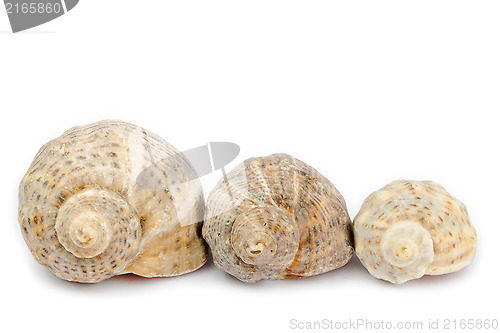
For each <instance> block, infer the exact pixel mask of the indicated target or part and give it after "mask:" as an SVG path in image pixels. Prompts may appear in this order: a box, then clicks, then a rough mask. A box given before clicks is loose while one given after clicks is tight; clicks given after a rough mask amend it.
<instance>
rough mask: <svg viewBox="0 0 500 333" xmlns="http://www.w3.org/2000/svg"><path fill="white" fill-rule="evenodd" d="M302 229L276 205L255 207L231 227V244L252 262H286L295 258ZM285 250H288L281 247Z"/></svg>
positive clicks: (261, 263)
mask: <svg viewBox="0 0 500 333" xmlns="http://www.w3.org/2000/svg"><path fill="white" fill-rule="evenodd" d="M298 240H299V232H298V229H297V226H296V225H295V223H294V221H293V219H292V218H291V216H289V215H288V214H286V213H285V212H283V211H282V210H280V209H278V208H276V207H254V208H252V209H249V210H248V211H246V212H245V213H243V214H241V215H240V216H239V217H238V218H237V219H236V221H235V222H234V224H233V227H232V230H231V244H232V247H233V249H234V251H235V252H236V254H237V255H238V257H240V259H241V260H242V261H243V262H245V263H246V264H249V265H266V264H267V265H284V264H289V263H291V262H292V261H293V259H294V257H295V254H296V252H297V249H298ZM279 249H286V250H279Z"/></svg>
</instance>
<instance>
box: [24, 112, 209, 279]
mask: <svg viewBox="0 0 500 333" xmlns="http://www.w3.org/2000/svg"><path fill="white" fill-rule="evenodd" d="M193 179H194V180H193ZM138 180H140V181H138ZM203 210H204V200H203V192H202V188H201V184H200V182H199V180H198V179H197V177H196V173H195V171H194V169H193V168H192V166H191V165H190V163H189V161H188V160H187V159H186V158H185V156H184V155H183V154H181V153H179V151H178V150H177V149H175V148H174V147H172V146H171V145H170V144H168V143H167V142H165V141H164V140H162V139H161V138H160V137H158V136H156V135H154V134H152V133H150V132H148V131H146V130H144V129H142V128H140V127H137V126H135V125H132V124H129V123H125V122H121V121H101V122H97V123H95V124H90V125H86V126H78V127H75V128H72V129H70V130H68V131H67V132H65V133H64V134H63V135H62V136H61V137H59V138H57V139H55V140H52V141H50V142H48V143H47V144H45V145H44V146H43V147H42V148H41V149H40V151H39V152H38V154H37V155H36V157H35V159H34V161H33V163H32V164H31V166H30V168H29V170H28V171H27V173H26V175H25V177H24V178H23V180H22V182H21V185H20V188H19V223H20V225H21V230H22V234H23V237H24V239H25V241H26V243H27V245H28V247H29V249H30V250H31V252H32V254H33V256H34V257H35V259H36V260H37V261H38V262H39V263H40V264H42V265H44V266H47V267H48V268H49V269H51V270H52V271H53V272H54V273H55V274H56V275H57V276H59V277H60V278H62V279H65V280H69V281H78V282H99V281H102V280H104V279H107V278H110V277H112V276H114V275H117V274H123V273H134V274H137V275H141V276H146V277H154V276H175V275H180V274H184V273H187V272H190V271H193V270H195V269H197V268H199V267H200V266H202V265H203V264H204V263H205V261H206V255H207V248H206V244H205V242H204V241H203V239H202V237H201V222H202V219H203ZM89 230H90V231H89ZM75 239H76V241H75ZM61 242H62V243H63V244H61ZM75 242H76V243H78V244H79V245H78V246H83V247H78V246H77V245H75V244H76V243H75ZM85 242H89V243H85ZM92 242H95V244H94V243H92ZM82 244H83V245H82ZM89 244H90V245H89ZM92 244H93V245H92Z"/></svg>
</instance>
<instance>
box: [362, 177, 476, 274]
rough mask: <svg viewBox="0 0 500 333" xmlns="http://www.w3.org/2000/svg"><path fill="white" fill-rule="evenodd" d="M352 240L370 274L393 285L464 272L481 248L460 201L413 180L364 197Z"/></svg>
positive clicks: (437, 187)
mask: <svg viewBox="0 0 500 333" xmlns="http://www.w3.org/2000/svg"><path fill="white" fill-rule="evenodd" d="M401 226H402V227H401ZM390 230H391V231H390ZM389 231H390V232H389ZM354 239H355V248H356V254H357V256H358V257H359V258H360V260H361V262H362V264H363V265H364V266H365V267H366V268H367V269H368V271H369V272H370V274H372V275H373V276H375V277H377V278H379V279H383V280H386V281H390V282H392V283H404V282H406V281H408V280H411V279H417V278H419V277H421V276H422V275H424V274H430V275H438V274H445V273H451V272H455V271H457V270H459V269H462V268H463V267H465V266H467V265H468V264H469V263H470V262H471V261H472V259H473V258H474V255H475V253H476V243H477V236H476V230H475V229H474V227H473V225H472V223H471V221H470V218H469V214H468V212H467V209H466V207H465V205H464V204H463V203H462V202H460V201H459V200H457V199H455V198H454V197H452V196H451V195H450V194H449V193H448V192H447V191H446V190H445V189H444V188H443V187H442V186H441V185H439V184H437V183H435V182H432V181H411V180H397V181H393V182H391V183H390V184H388V185H386V186H385V187H383V188H381V189H380V190H378V191H376V192H374V193H372V194H371V195H370V196H368V198H366V200H365V201H364V203H363V205H362V206H361V209H360V211H359V213H358V215H357V216H356V217H355V219H354ZM398 242H400V243H401V245H400V246H399V248H398V245H397V244H398ZM387 249H390V250H391V251H387ZM401 250H402V251H401ZM393 254H396V256H403V257H405V258H406V257H412V258H413V259H412V260H413V261H411V260H410V261H408V260H407V261H405V260H403V259H401V258H394V257H393Z"/></svg>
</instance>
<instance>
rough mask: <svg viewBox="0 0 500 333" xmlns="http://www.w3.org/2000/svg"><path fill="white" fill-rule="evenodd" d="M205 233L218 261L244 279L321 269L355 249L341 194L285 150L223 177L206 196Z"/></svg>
mask: <svg viewBox="0 0 500 333" xmlns="http://www.w3.org/2000/svg"><path fill="white" fill-rule="evenodd" d="M203 237H204V238H205V240H206V241H207V243H208V244H209V246H210V248H211V250H212V254H213V259H214V263H215V265H216V266H217V267H219V268H220V269H222V270H223V271H225V272H227V273H229V274H231V275H233V276H235V277H236V278H238V279H239V280H241V281H244V282H256V281H259V280H262V279H284V278H293V277H305V276H311V275H316V274H321V273H324V272H328V271H330V270H333V269H335V268H338V267H341V266H343V265H345V264H346V263H347V262H348V261H349V260H350V258H351V256H352V253H353V246H352V229H351V221H350V219H349V215H348V213H347V209H346V205H345V202H344V199H343V198H342V196H341V194H340V193H339V192H338V191H337V189H336V188H335V187H334V186H333V184H332V183H330V182H329V181H328V180H327V179H326V178H325V177H324V176H322V175H321V174H320V173H319V172H317V171H316V170H315V169H313V168H312V167H310V166H309V165H307V164H305V163H304V162H301V161H299V160H297V159H295V158H293V157H292V156H289V155H286V154H274V155H270V156H266V157H260V158H250V159H247V160H246V161H245V162H243V163H242V164H240V165H238V166H237V167H236V168H235V169H234V170H232V171H231V172H229V173H228V174H227V177H224V178H223V179H221V180H220V181H219V183H218V184H217V185H216V187H215V188H214V190H213V191H212V192H211V193H210V195H209V197H208V199H207V205H206V211H205V221H204V225H203Z"/></svg>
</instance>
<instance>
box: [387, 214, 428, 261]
mask: <svg viewBox="0 0 500 333" xmlns="http://www.w3.org/2000/svg"><path fill="white" fill-rule="evenodd" d="M381 247H382V257H383V258H384V260H386V261H387V262H389V263H390V264H391V265H393V266H396V267H399V268H403V267H407V266H410V265H412V264H417V265H418V266H423V265H428V264H429V263H431V262H432V260H433V257H434V248H433V244H432V238H431V236H430V234H429V232H427V230H426V229H425V228H424V227H423V226H422V225H421V224H420V223H417V222H413V221H403V222H398V223H396V224H394V225H392V226H391V227H390V228H389V229H387V231H386V232H385V233H384V235H383V236H382V242H381Z"/></svg>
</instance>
